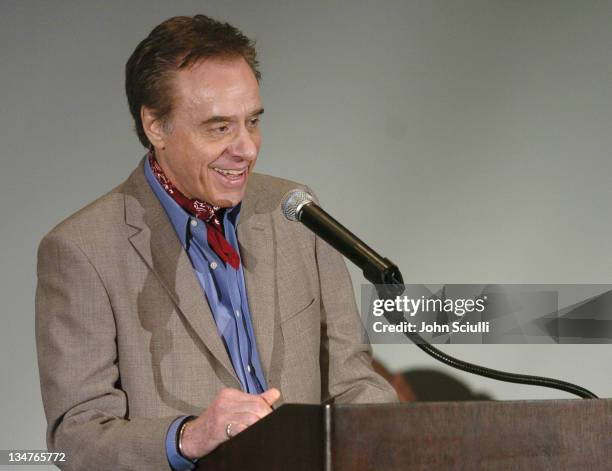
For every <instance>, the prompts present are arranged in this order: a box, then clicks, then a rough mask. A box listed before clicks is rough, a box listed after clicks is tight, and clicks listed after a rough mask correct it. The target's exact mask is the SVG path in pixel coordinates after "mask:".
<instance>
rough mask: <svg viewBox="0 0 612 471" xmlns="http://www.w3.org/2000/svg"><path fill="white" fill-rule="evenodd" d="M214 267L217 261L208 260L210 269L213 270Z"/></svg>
mask: <svg viewBox="0 0 612 471" xmlns="http://www.w3.org/2000/svg"><path fill="white" fill-rule="evenodd" d="M215 268H217V262H210V269H211V270H214V269H215Z"/></svg>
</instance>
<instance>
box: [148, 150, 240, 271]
mask: <svg viewBox="0 0 612 471" xmlns="http://www.w3.org/2000/svg"><path fill="white" fill-rule="evenodd" d="M147 157H148V159H149V165H151V170H153V175H155V178H157V181H158V182H159V183H160V185H161V186H162V187H163V188H164V190H166V193H168V194H169V195H170V196H171V197H172V199H173V200H174V201H176V203H177V204H178V205H179V206H180V207H181V208H183V209H184V210H185V211H187V212H188V213H189V214H191V215H193V216H195V217H196V218H198V219H200V220H202V221H204V222H205V223H206V227H207V228H208V230H207V231H206V234H207V239H208V245H210V248H211V249H213V250H214V252H215V253H216V254H217V255H218V256H219V258H220V259H221V260H223V261H224V262H225V263H229V264H230V266H232V267H233V268H234V269H236V270H237V269H238V267H239V266H240V256H239V255H238V253H237V252H236V251H235V250H234V247H232V245H231V244H230V243H229V242H228V241H227V239H226V238H225V236H224V235H223V224H221V219H222V218H223V211H224V209H223V208H220V207H218V206H213V205H212V204H210V203H207V202H206V201H201V200H197V199H190V198H187V197H186V196H185V195H184V194H183V193H181V192H180V191H179V190H178V188H176V187H175V186H174V184H173V183H172V182H171V181H170V179H169V178H168V177H167V176H166V174H165V173H164V171H163V170H162V168H161V167H160V166H159V164H158V163H157V160H155V155H154V153H153V151H150V152H149V155H148V156H147Z"/></svg>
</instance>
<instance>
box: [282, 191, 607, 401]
mask: <svg viewBox="0 0 612 471" xmlns="http://www.w3.org/2000/svg"><path fill="white" fill-rule="evenodd" d="M281 207H282V211H283V214H284V215H285V217H286V218H287V219H289V220H290V221H299V222H301V223H302V224H304V225H305V226H306V227H308V228H309V229H310V230H311V231H313V232H314V233H315V234H316V235H318V236H319V237H320V238H321V239H323V240H324V241H326V242H327V243H328V244H329V245H331V246H332V247H333V248H335V249H336V250H337V251H338V252H340V253H341V254H342V255H344V256H345V257H346V258H348V259H349V260H350V261H351V262H353V263H354V264H355V265H357V266H358V267H359V268H361V269H362V270H363V275H364V276H365V277H366V279H367V280H368V281H370V283H372V284H374V285H376V291H377V292H378V295H379V297H380V298H381V299H392V298H393V297H394V296H399V295H400V294H401V293H403V291H404V286H403V285H404V281H403V278H402V274H401V272H400V270H399V268H398V267H397V265H395V264H394V263H393V262H391V260H389V259H388V258H384V257H382V256H380V255H379V254H378V253H376V252H375V251H374V250H373V249H372V248H370V247H368V246H367V245H366V244H365V243H364V242H363V241H362V240H361V239H359V238H358V237H357V236H356V235H354V234H353V233H352V232H351V231H349V230H348V229H347V228H346V227H344V226H343V225H342V224H340V223H339V222H338V221H336V220H335V219H334V218H333V217H331V216H330V215H329V214H328V213H327V212H325V211H324V210H323V209H321V207H320V206H319V205H317V204H316V203H315V202H314V198H313V197H312V195H310V194H309V193H307V192H306V191H303V190H291V191H290V192H289V193H287V194H286V195H285V197H284V198H283V201H282V204H281ZM384 316H385V319H387V321H389V322H390V323H391V324H397V323H399V322H401V320H402V319H403V312H401V311H399V310H397V311H395V312H387V313H385V315H384ZM404 335H405V336H406V337H408V338H409V339H410V340H412V341H413V342H414V343H415V345H416V346H417V347H419V348H420V349H421V350H423V351H424V352H425V353H427V354H428V355H430V356H432V357H433V358H435V359H436V360H438V361H441V362H442V363H445V364H446V365H449V366H452V367H453V368H457V369H459V370H462V371H466V372H468V373H472V374H476V375H479V376H484V377H486V378H491V379H496V380H499V381H507V382H510V383H518V384H529V385H533V386H542V387H546V388H553V389H559V390H561V391H566V392H568V393H571V394H575V395H576V396H579V397H581V398H584V399H596V398H597V396H596V395H595V394H593V393H592V392H591V391H589V390H588V389H585V388H583V387H582V386H578V385H576V384H572V383H568V382H566V381H560V380H558V379H553V378H546V377H543V376H531V375H524V374H516V373H508V372H505V371H501V370H495V369H493V368H486V367H484V366H480V365H476V364H473V363H469V362H467V361H463V360H459V359H458V358H455V357H453V356H451V355H449V354H447V353H445V352H443V351H441V350H439V349H437V348H436V347H434V346H433V345H431V344H429V342H427V340H425V339H424V338H423V337H421V336H420V335H419V334H418V333H410V332H404Z"/></svg>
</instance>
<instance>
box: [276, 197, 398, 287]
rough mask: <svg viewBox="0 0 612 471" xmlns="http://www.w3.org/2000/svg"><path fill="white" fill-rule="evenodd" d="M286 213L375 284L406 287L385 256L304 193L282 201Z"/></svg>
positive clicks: (392, 264) (286, 215) (396, 270)
mask: <svg viewBox="0 0 612 471" xmlns="http://www.w3.org/2000/svg"><path fill="white" fill-rule="evenodd" d="M281 207H282V210H283V214H284V215H285V217H286V218H287V219H289V220H290V221H299V222H301V223H302V224H304V225H305V226H306V227H308V228H309V229H310V230H311V231H313V232H314V233H315V234H316V235H318V236H319V237H320V238H321V239H323V240H324V241H325V242H327V243H328V244H329V245H331V246H332V247H333V248H335V249H336V250H337V251H338V252H340V253H341V254H342V255H344V256H345V257H346V258H348V259H349V260H350V261H351V262H353V263H354V264H355V265H357V266H358V267H359V268H360V269H361V270H362V271H363V276H364V277H365V278H366V279H367V280H368V281H369V282H370V283H372V284H375V285H395V286H397V285H403V284H404V280H403V279H402V274H401V273H400V271H399V269H398V267H397V266H396V265H395V264H394V263H393V262H392V261H391V260H389V259H388V258H385V257H382V256H381V255H379V254H378V253H376V251H374V250H373V249H372V248H371V247H369V246H368V245H367V244H366V243H365V242H363V241H362V240H361V239H359V238H358V237H357V236H356V235H355V234H353V233H352V232H351V231H349V230H348V229H347V228H346V227H344V226H343V225H342V224H340V223H339V222H338V221H336V220H335V219H334V218H333V217H331V216H330V215H329V214H328V213H327V212H326V211H324V210H323V209H322V208H321V207H320V206H319V205H317V204H316V203H315V202H314V198H313V197H312V195H310V194H309V193H307V192H305V191H303V190H291V191H290V192H289V193H287V194H286V195H285V197H284V198H283V202H282V205H281Z"/></svg>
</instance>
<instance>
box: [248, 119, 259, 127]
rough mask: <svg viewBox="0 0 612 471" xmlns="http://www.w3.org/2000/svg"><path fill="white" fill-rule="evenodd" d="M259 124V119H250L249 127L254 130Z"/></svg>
mask: <svg viewBox="0 0 612 471" xmlns="http://www.w3.org/2000/svg"><path fill="white" fill-rule="evenodd" d="M258 124H259V117H256V118H251V119H249V126H251V127H252V128H254V127H257V125H258Z"/></svg>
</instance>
